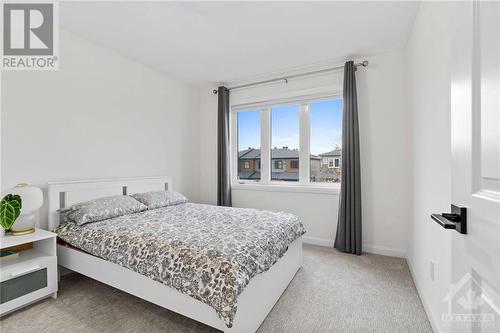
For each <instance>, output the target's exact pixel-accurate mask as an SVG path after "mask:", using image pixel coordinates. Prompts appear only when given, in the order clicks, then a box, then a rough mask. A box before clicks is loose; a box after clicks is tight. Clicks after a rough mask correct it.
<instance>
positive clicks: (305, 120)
mask: <svg viewBox="0 0 500 333" xmlns="http://www.w3.org/2000/svg"><path fill="white" fill-rule="evenodd" d="M299 118H300V119H299V184H301V185H306V184H309V180H310V177H311V175H310V171H309V169H310V168H311V158H310V150H311V133H310V132H311V131H310V130H311V120H310V119H309V104H307V103H304V104H302V105H301V106H300V111H299Z"/></svg>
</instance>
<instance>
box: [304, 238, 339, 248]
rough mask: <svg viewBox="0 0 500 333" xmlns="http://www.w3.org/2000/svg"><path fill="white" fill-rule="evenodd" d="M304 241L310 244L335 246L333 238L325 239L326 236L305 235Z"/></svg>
mask: <svg viewBox="0 0 500 333" xmlns="http://www.w3.org/2000/svg"><path fill="white" fill-rule="evenodd" d="M302 242H304V244H310V245H317V246H324V247H333V243H334V240H333V239H324V238H317V237H306V236H303V237H302Z"/></svg>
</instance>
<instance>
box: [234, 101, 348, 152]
mask: <svg viewBox="0 0 500 333" xmlns="http://www.w3.org/2000/svg"><path fill="white" fill-rule="evenodd" d="M309 112H310V119H311V154H315V155H317V154H321V153H325V152H327V151H330V150H332V149H333V145H334V144H340V143H341V141H342V99H335V100H326V101H320V102H315V103H311V104H309ZM249 147H252V148H260V110H249V111H245V112H238V150H244V149H248V148H249ZM271 147H273V148H274V147H277V148H282V147H288V148H289V149H294V148H296V149H299V105H286V106H280V107H274V108H272V111H271Z"/></svg>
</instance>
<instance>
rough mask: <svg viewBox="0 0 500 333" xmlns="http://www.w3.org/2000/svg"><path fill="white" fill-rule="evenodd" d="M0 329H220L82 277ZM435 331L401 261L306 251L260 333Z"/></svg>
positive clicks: (12, 332) (0, 323) (1, 324)
mask: <svg viewBox="0 0 500 333" xmlns="http://www.w3.org/2000/svg"><path fill="white" fill-rule="evenodd" d="M0 327H1V331H2V332H9V333H16V332H23V333H29V332H72V333H78V332H120V333H124V332H143V333H146V332H186V333H187V332H217V331H216V330H214V329H212V328H210V327H207V326H205V325H203V324H200V323H198V322H196V321H194V320H191V319H189V318H186V317H183V316H181V315H178V314H176V313H173V312H170V311H168V310H165V309H163V308H160V307H158V306H156V305H153V304H151V303H148V302H146V301H143V300H141V299H139V298H136V297H134V296H130V295H128V294H126V293H124V292H122V291H119V290H117V289H114V288H111V287H109V286H107V285H104V284H102V283H99V282H96V281H94V280H91V279H89V278H86V277H84V276H82V275H79V274H69V275H67V276H65V277H63V279H62V280H61V282H60V285H59V297H58V299H57V300H54V299H46V300H44V301H41V302H39V303H36V304H34V305H32V306H29V307H27V308H24V309H21V310H18V311H16V312H14V313H12V314H10V315H7V316H5V317H3V318H2V319H1V320H0ZM367 331H370V332H431V327H430V324H429V321H428V319H427V316H426V314H425V312H424V309H423V307H422V303H421V302H420V298H419V297H418V294H417V291H416V289H415V286H414V284H413V281H412V279H411V276H410V272H409V270H408V266H407V265H406V262H405V261H404V260H403V259H399V258H392V257H384V256H378V255H372V254H365V255H362V256H354V255H349V254H341V253H339V252H337V251H335V250H333V249H329V248H324V247H316V246H308V245H306V246H304V265H303V267H302V269H300V270H299V272H297V275H296V276H295V278H294V279H293V281H292V282H291V283H290V285H289V286H288V289H287V290H286V291H285V293H284V294H283V295H282V296H281V298H280V300H279V301H278V303H277V304H276V305H275V306H274V308H273V309H272V311H271V313H270V314H269V316H268V317H267V318H266V320H265V321H264V323H263V324H262V326H261V327H260V328H259V331H258V332H287V333H291V332H308V333H309V332H311V333H313V332H317V333H323V332H367Z"/></svg>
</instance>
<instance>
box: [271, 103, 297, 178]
mask: <svg viewBox="0 0 500 333" xmlns="http://www.w3.org/2000/svg"><path fill="white" fill-rule="evenodd" d="M299 112H300V106H299V105H286V106H277V107H273V108H272V109H271V180H279V181H293V182H297V181H299V121H300V120H299V119H300V118H299V116H300V113H299Z"/></svg>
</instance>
